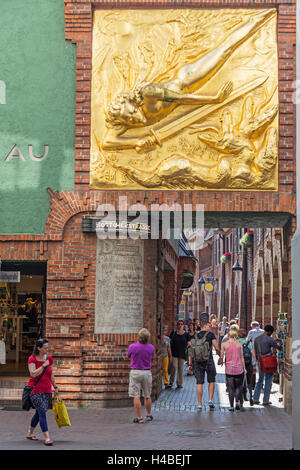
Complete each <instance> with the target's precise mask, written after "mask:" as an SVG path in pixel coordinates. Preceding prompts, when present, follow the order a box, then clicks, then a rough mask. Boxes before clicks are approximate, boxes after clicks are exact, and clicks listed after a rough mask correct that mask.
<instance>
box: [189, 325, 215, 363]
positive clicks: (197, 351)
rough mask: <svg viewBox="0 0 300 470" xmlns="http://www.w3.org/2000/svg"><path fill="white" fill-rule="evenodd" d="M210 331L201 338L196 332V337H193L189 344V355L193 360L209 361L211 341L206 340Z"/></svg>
mask: <svg viewBox="0 0 300 470" xmlns="http://www.w3.org/2000/svg"><path fill="white" fill-rule="evenodd" d="M208 333H209V331H207V332H206V333H205V335H204V336H203V337H202V338H201V339H200V338H198V335H197V334H196V336H195V338H193V339H191V345H190V346H189V356H190V358H191V359H192V360H193V361H196V362H207V361H208V359H209V356H210V353H211V346H210V344H209V341H206V337H207V335H208Z"/></svg>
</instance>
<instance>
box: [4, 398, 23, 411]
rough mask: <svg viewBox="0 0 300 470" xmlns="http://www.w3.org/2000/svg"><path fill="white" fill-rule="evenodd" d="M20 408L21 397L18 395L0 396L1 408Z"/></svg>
mask: <svg viewBox="0 0 300 470" xmlns="http://www.w3.org/2000/svg"><path fill="white" fill-rule="evenodd" d="M14 407H17V408H20V409H22V399H21V398H19V397H9V398H0V409H1V408H14Z"/></svg>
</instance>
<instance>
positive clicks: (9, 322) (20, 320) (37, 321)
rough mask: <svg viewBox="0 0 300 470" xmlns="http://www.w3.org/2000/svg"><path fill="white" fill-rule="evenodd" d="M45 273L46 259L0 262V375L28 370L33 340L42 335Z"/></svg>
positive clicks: (44, 307)
mask: <svg viewBox="0 0 300 470" xmlns="http://www.w3.org/2000/svg"><path fill="white" fill-rule="evenodd" d="M46 272H47V264H46V263H45V262H29V261H25V262H23V261H22V262H17V261H16V262H10V261H7V262H5V261H2V266H1V278H0V376H13V375H24V373H27V360H28V357H29V355H30V354H31V353H32V351H33V347H34V344H35V342H36V340H37V339H38V338H42V337H43V334H44V331H45V312H46ZM13 273H14V274H13ZM18 273H19V274H18Z"/></svg>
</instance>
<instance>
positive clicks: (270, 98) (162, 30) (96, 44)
mask: <svg viewBox="0 0 300 470" xmlns="http://www.w3.org/2000/svg"><path fill="white" fill-rule="evenodd" d="M276 19H277V18H276V10H275V9H268V10H246V9H241V10H230V9H226V10H225V9H222V10H114V11H107V10H97V11H95V13H94V27H93V69H92V73H93V79H92V124H91V188H92V189H152V188H153V189H172V190H176V189H185V190H189V189H229V190H230V189H241V190H249V189H252V190H276V189H277V168H278V91H277V85H278V75H277V69H278V66H277V44H276Z"/></svg>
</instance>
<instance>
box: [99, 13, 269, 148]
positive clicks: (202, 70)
mask: <svg viewBox="0 0 300 470" xmlns="http://www.w3.org/2000/svg"><path fill="white" fill-rule="evenodd" d="M272 15H274V10H262V11H261V12H259V13H255V14H253V15H251V16H250V18H249V20H248V21H247V22H246V23H244V24H242V25H241V26H237V27H236V28H235V29H234V30H233V32H232V33H231V34H230V35H229V36H228V37H227V38H225V40H224V41H222V43H221V44H219V45H218V46H217V47H216V48H215V49H213V50H211V51H209V52H207V53H206V54H204V55H202V56H201V57H200V59H199V60H197V61H196V62H194V63H191V64H188V65H185V66H183V67H182V68H181V69H180V70H179V72H178V74H177V76H176V78H175V79H174V80H172V81H169V82H166V83H144V84H141V85H140V86H138V87H136V88H135V90H133V91H132V92H124V93H121V94H119V95H118V96H117V97H116V99H115V100H114V101H112V102H111V104H110V106H109V108H108V110H107V112H106V126H107V128H108V131H107V134H106V136H105V138H104V142H103V144H102V148H103V149H104V150H114V149H129V148H135V149H136V150H137V151H141V150H146V149H148V148H150V147H152V146H153V145H154V144H156V143H159V142H158V139H157V136H156V135H155V133H154V131H153V129H152V130H151V128H150V129H146V133H145V135H144V136H143V137H142V138H141V135H139V136H132V135H131V136H128V135H126V131H128V130H129V129H132V128H141V127H144V128H146V127H147V126H152V125H154V124H156V123H158V122H159V121H161V120H162V119H164V118H165V117H167V116H168V115H169V114H170V113H171V112H172V111H173V110H174V109H175V108H176V107H177V106H180V105H195V106H202V105H205V104H210V103H212V104H213V103H221V102H223V101H224V100H225V99H226V97H228V96H229V95H230V93H231V91H232V82H227V83H225V84H224V85H223V86H222V87H221V88H220V89H219V90H218V91H217V92H216V93H215V94H213V95H210V96H205V95H198V94H194V92H195V91H197V90H199V89H200V88H201V87H202V86H203V85H204V84H205V83H206V82H207V81H208V80H209V79H210V78H211V77H213V76H214V75H215V74H216V72H217V71H218V70H219V69H220V68H221V67H222V66H223V64H224V63H225V62H226V61H227V60H228V58H229V57H230V56H231V55H232V53H233V52H234V51H235V50H236V48H237V47H238V46H239V45H241V44H242V43H243V42H244V41H246V40H247V39H248V38H249V37H250V36H251V35H252V34H254V33H255V32H256V31H257V30H258V29H259V28H260V27H261V26H262V25H263V23H264V22H265V21H266V20H268V19H269V18H270V17H271V16H272ZM179 129H180V127H179ZM151 131H152V132H151Z"/></svg>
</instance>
